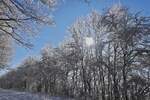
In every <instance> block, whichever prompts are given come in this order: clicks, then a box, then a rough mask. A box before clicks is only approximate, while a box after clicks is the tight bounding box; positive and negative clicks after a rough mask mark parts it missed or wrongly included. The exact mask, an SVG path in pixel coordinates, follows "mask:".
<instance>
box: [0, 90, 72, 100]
mask: <svg viewBox="0 0 150 100" xmlns="http://www.w3.org/2000/svg"><path fill="white" fill-rule="evenodd" d="M0 100H74V99H67V98H63V97H49V96H46V95H40V94H32V93H27V92H16V91H12V90H3V89H0Z"/></svg>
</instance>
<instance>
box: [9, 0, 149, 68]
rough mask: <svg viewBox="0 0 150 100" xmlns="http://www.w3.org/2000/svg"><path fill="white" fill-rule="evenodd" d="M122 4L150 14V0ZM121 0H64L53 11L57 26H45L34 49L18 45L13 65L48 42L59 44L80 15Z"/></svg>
mask: <svg viewBox="0 0 150 100" xmlns="http://www.w3.org/2000/svg"><path fill="white" fill-rule="evenodd" d="M120 1H121V4H122V5H125V6H127V7H129V9H130V10H131V11H132V12H137V11H143V13H142V14H144V15H150V7H149V5H150V0H120ZM118 2H119V0H92V3H91V4H90V5H89V6H88V5H87V4H85V3H83V2H81V0H64V2H63V3H61V4H59V5H58V6H57V8H56V10H55V11H54V12H53V16H54V20H55V22H56V26H55V27H50V26H44V27H43V28H42V30H41V32H40V34H39V35H38V36H37V37H36V38H34V39H33V42H32V43H33V44H34V47H33V49H31V50H29V49H25V48H23V47H21V46H18V45H16V46H15V50H14V53H15V54H14V55H13V57H12V62H11V65H13V66H15V65H17V64H19V63H21V61H22V60H23V59H25V58H26V57H28V56H30V55H33V56H35V55H39V54H40V51H41V48H43V47H44V45H46V44H48V43H49V44H51V45H53V46H57V45H58V44H59V43H61V41H62V40H63V39H64V37H65V36H67V35H68V34H69V32H67V29H68V27H69V26H70V25H71V24H72V23H73V22H74V21H75V20H76V19H77V18H78V17H79V16H86V15H87V14H89V13H90V12H91V11H92V10H98V11H99V12H102V11H103V9H105V8H108V7H110V6H111V5H113V4H115V3H118Z"/></svg>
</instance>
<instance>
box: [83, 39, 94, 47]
mask: <svg viewBox="0 0 150 100" xmlns="http://www.w3.org/2000/svg"><path fill="white" fill-rule="evenodd" d="M85 43H86V45H87V46H92V45H94V40H93V38H92V37H86V38H85Z"/></svg>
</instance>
